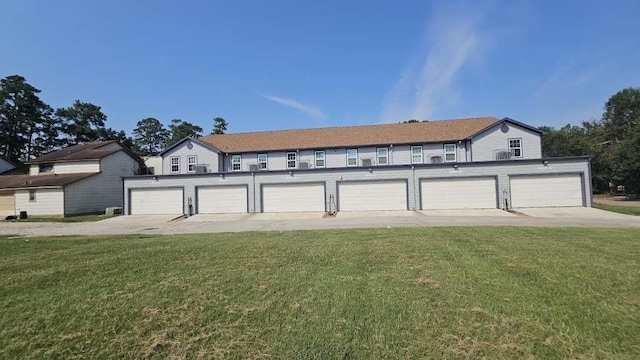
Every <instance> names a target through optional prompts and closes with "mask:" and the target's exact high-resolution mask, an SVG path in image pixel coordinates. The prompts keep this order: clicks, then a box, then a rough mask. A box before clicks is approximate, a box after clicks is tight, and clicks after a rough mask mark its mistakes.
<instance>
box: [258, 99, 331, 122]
mask: <svg viewBox="0 0 640 360" xmlns="http://www.w3.org/2000/svg"><path fill="white" fill-rule="evenodd" d="M260 96H261V97H263V98H265V99H267V100H269V101H273V102H275V103H278V104H280V105H284V106H288V107H291V108H294V109H296V110H299V111H302V112H303V113H305V114H307V115H309V116H311V117H312V118H314V119H319V120H322V119H324V118H325V116H324V113H323V112H322V111H321V110H320V109H319V108H317V107H315V106H312V105H307V104H303V103H300V102H298V101H295V100H292V99H287V98H283V97H279V96H271V95H260Z"/></svg>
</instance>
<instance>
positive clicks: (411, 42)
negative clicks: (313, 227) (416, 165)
mask: <svg viewBox="0 0 640 360" xmlns="http://www.w3.org/2000/svg"><path fill="white" fill-rule="evenodd" d="M639 15H640V1H637V0H629V1H607V2H604V1H534V0H531V1H520V0H514V1H497V0H496V1H482V0H479V1H467V2H464V1H462V2H456V1H446V2H445V1H410V0H399V1H390V0H363V1H356V0H323V1H294V0H274V1H257V0H256V1H249V0H239V1H231V0H229V1H213V0H211V1H186V0H185V1H120V0H110V1H86V0H85V1H66V0H57V1H48V0H41V1H34V0H20V1H14V0H0V32H1V33H2V34H3V35H2V36H0V49H2V52H1V53H0V77H4V76H7V75H13V74H19V75H22V76H24V77H26V78H27V80H28V81H29V82H30V83H31V84H32V85H34V86H36V87H38V88H40V89H41V90H42V94H41V97H42V99H43V100H45V101H46V102H47V103H49V104H50V105H51V106H53V107H61V106H69V105H71V104H72V103H73V101H74V100H75V99H80V100H82V101H87V102H92V103H95V104H97V105H100V106H102V108H103V111H104V112H105V113H106V114H107V115H108V117H109V120H108V122H107V125H108V126H111V127H113V128H116V129H122V130H126V131H127V132H130V131H131V129H133V127H135V124H136V122H137V121H138V120H140V119H142V118H145V117H156V118H158V119H160V120H161V121H162V122H163V123H165V124H168V123H169V122H170V120H171V119H173V118H181V119H183V120H186V121H190V122H193V123H196V124H199V125H201V126H202V127H203V128H204V129H205V131H207V132H208V131H210V129H211V127H212V121H211V119H212V118H213V117H215V116H222V117H224V118H225V119H227V121H229V123H230V126H229V132H242V131H260V130H274V129H287V128H305V127H324V126H341V125H360V124H377V123H384V122H398V121H402V120H407V119H411V118H417V119H432V120H435V119H449V118H458V117H473V116H496V117H504V116H508V117H512V118H514V119H517V120H520V121H523V122H525V123H528V124H532V125H535V126H541V125H551V126H562V125H564V124H567V123H579V122H580V121H582V120H588V119H591V118H599V117H600V115H601V113H602V106H603V104H604V102H605V101H606V100H607V99H608V98H609V97H610V96H611V95H613V94H614V93H615V92H617V91H618V90H620V89H622V88H625V87H629V86H636V87H637V86H640V66H639V65H638V64H640V38H639V37H638V32H637V19H638V17H639Z"/></svg>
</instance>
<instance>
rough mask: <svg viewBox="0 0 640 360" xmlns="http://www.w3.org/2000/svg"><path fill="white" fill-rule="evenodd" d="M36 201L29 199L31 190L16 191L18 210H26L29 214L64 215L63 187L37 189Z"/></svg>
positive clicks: (18, 211)
mask: <svg viewBox="0 0 640 360" xmlns="http://www.w3.org/2000/svg"><path fill="white" fill-rule="evenodd" d="M35 192H36V198H35V201H29V190H17V191H16V195H15V196H16V212H17V213H20V211H26V212H27V214H28V215H29V216H40V215H59V216H62V215H64V191H63V190H62V189H37V190H35Z"/></svg>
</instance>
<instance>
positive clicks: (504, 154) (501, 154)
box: [495, 150, 511, 160]
mask: <svg viewBox="0 0 640 360" xmlns="http://www.w3.org/2000/svg"><path fill="white" fill-rule="evenodd" d="M495 154H496V160H509V159H511V151H509V150H497V151H495Z"/></svg>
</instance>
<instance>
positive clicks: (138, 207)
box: [129, 188, 184, 215]
mask: <svg viewBox="0 0 640 360" xmlns="http://www.w3.org/2000/svg"><path fill="white" fill-rule="evenodd" d="M183 199H184V195H183V192H182V189H172V188H157V189H131V190H130V196H129V202H130V204H131V208H130V209H131V214H132V215H182V214H183V213H184V208H183Z"/></svg>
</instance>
